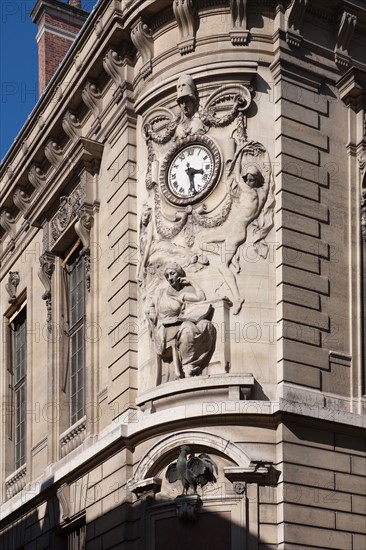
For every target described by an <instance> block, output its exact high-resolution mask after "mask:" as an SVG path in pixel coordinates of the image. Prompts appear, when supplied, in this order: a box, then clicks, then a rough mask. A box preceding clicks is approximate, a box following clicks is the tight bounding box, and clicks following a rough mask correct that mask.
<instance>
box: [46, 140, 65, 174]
mask: <svg viewBox="0 0 366 550" xmlns="http://www.w3.org/2000/svg"><path fill="white" fill-rule="evenodd" d="M44 154H45V157H46V159H47V160H48V162H49V163H50V164H51V165H52V166H53V167H55V168H56V167H57V166H58V165H59V164H60V162H61V161H62V157H63V155H62V149H61V147H60V146H59V144H58V143H57V141H55V140H54V139H52V138H51V139H49V140H48V141H47V143H46V145H45V147H44Z"/></svg>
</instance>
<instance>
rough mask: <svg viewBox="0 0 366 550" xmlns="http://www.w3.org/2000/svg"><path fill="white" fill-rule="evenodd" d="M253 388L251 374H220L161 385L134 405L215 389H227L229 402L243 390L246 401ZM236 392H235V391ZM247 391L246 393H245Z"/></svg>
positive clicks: (145, 394) (137, 400)
mask: <svg viewBox="0 0 366 550" xmlns="http://www.w3.org/2000/svg"><path fill="white" fill-rule="evenodd" d="M253 386H254V377H253V375H252V374H221V375H211V376H210V375H209V376H195V377H192V378H186V379H182V380H176V381H173V382H167V383H166V384H162V385H161V386H158V387H157V388H154V389H153V390H149V391H147V392H145V393H143V394H142V395H140V396H139V397H137V399H136V404H137V405H138V406H139V407H142V406H143V405H145V403H148V402H151V401H155V400H158V399H163V398H164V397H168V396H172V395H176V394H180V393H185V392H194V391H198V390H204V391H207V390H210V389H217V388H228V394H229V400H231V398H232V397H233V396H234V394H235V398H234V399H235V400H238V399H239V398H240V397H239V396H240V390H241V389H243V394H244V395H242V399H246V398H247V397H249V395H250V391H251V389H252V387H253ZM235 390H237V391H235ZM247 390H248V391H247Z"/></svg>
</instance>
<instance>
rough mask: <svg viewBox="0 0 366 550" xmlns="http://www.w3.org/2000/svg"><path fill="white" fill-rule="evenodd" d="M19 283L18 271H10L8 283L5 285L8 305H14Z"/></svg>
mask: <svg viewBox="0 0 366 550" xmlns="http://www.w3.org/2000/svg"><path fill="white" fill-rule="evenodd" d="M19 283H20V276H19V271H10V272H9V278H8V282H7V283H6V285H5V288H6V291H7V293H8V294H9V300H8V302H9V304H14V303H15V302H16V299H17V289H18V286H19Z"/></svg>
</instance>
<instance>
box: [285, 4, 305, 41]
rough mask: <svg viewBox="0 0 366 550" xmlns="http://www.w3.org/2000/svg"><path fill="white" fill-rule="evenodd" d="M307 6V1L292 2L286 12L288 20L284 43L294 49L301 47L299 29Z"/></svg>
mask: <svg viewBox="0 0 366 550" xmlns="http://www.w3.org/2000/svg"><path fill="white" fill-rule="evenodd" d="M307 4H308V0H293V2H292V4H291V5H290V7H289V9H288V11H287V13H288V19H287V32H286V42H287V44H289V45H290V46H294V47H296V48H298V47H300V46H301V42H302V35H301V30H300V27H301V23H302V20H303V18H304V15H305V11H306V6H307Z"/></svg>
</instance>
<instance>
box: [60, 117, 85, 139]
mask: <svg viewBox="0 0 366 550" xmlns="http://www.w3.org/2000/svg"><path fill="white" fill-rule="evenodd" d="M62 128H63V129H64V131H65V133H66V134H67V135H68V136H69V138H70V139H71V141H73V142H75V141H77V140H78V139H79V137H80V136H81V122H80V120H79V118H78V116H77V114H76V113H74V112H72V111H70V110H68V111H66V113H65V115H64V117H63V119H62Z"/></svg>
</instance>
